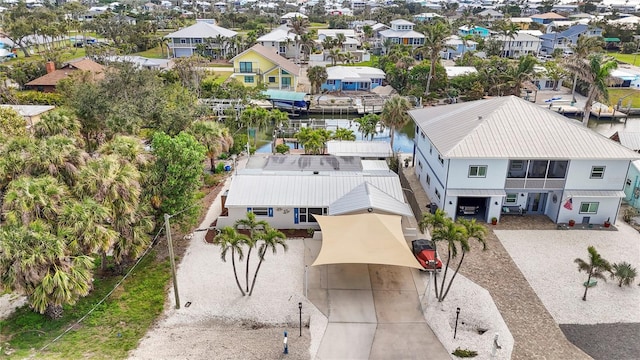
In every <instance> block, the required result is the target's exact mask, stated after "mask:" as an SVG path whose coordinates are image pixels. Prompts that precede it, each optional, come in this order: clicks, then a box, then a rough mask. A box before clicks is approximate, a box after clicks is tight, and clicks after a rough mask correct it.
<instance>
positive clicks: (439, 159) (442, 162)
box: [438, 154, 444, 165]
mask: <svg viewBox="0 0 640 360" xmlns="http://www.w3.org/2000/svg"><path fill="white" fill-rule="evenodd" d="M438 161H440V165H444V159H443V158H442V156H440V154H438Z"/></svg>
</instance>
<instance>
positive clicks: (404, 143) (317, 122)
mask: <svg viewBox="0 0 640 360" xmlns="http://www.w3.org/2000/svg"><path fill="white" fill-rule="evenodd" d="M357 118H358V117H357V116H354V117H345V118H343V119H323V118H318V117H309V118H300V119H293V120H292V123H293V124H298V125H297V126H298V127H299V126H309V127H313V128H321V127H324V128H326V129H328V130H332V131H335V130H336V129H338V128H345V129H350V130H353V133H354V134H355V135H356V140H363V139H362V134H361V133H360V132H359V131H358V124H357V123H356V122H355V121H353V120H355V119H357ZM574 119H575V120H576V122H579V121H581V120H582V118H574ZM299 124H303V125H299ZM588 126H589V128H590V129H592V130H594V131H595V132H597V133H599V134H601V135H603V136H606V137H610V136H611V135H613V134H614V133H615V132H616V131H627V132H640V117H636V118H629V119H628V120H627V121H626V122H625V121H624V120H622V119H621V120H618V119H615V120H612V121H609V120H597V119H596V118H595V117H592V118H591V119H590V120H589V125H588ZM273 133H274V128H273V127H271V128H268V129H266V130H265V131H264V132H262V133H261V134H259V139H258V145H259V148H258V150H257V151H256V152H258V153H271V141H272V139H273ZM413 136H414V128H413V121H410V122H409V123H407V125H405V126H404V127H403V128H402V129H398V130H396V134H395V139H394V143H393V147H394V148H395V149H394V150H395V151H396V152H402V153H412V152H413ZM390 139H391V138H390V136H389V129H382V132H379V133H376V135H375V136H374V138H373V140H374V141H386V142H389V141H390ZM288 145H289V146H290V147H293V144H288Z"/></svg>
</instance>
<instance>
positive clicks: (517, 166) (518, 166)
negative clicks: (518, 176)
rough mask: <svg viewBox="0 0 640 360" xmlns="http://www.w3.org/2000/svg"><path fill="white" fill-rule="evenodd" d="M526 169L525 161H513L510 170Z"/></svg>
mask: <svg viewBox="0 0 640 360" xmlns="http://www.w3.org/2000/svg"><path fill="white" fill-rule="evenodd" d="M523 168H524V160H511V164H510V165H509V170H522V169H523Z"/></svg>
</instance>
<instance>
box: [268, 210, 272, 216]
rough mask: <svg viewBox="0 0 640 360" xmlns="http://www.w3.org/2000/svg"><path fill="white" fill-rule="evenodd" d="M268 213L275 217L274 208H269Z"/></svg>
mask: <svg viewBox="0 0 640 360" xmlns="http://www.w3.org/2000/svg"><path fill="white" fill-rule="evenodd" d="M268 214H269V217H273V208H269V210H268Z"/></svg>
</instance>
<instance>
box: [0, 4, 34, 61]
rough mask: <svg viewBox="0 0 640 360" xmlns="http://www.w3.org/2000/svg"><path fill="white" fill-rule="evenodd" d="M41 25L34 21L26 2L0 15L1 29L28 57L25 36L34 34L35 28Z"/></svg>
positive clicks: (27, 45) (29, 54)
mask: <svg viewBox="0 0 640 360" xmlns="http://www.w3.org/2000/svg"><path fill="white" fill-rule="evenodd" d="M41 25H42V23H40V22H38V21H36V19H35V17H34V13H33V12H32V11H30V10H29V9H28V8H27V5H26V3H24V2H20V3H18V4H17V6H15V7H13V8H11V9H9V10H7V11H6V12H5V13H4V14H3V17H2V31H3V33H4V34H6V36H7V38H9V40H11V41H12V42H13V43H14V44H15V45H16V46H18V47H19V48H20V50H22V53H23V54H24V56H25V57H30V56H31V53H30V52H29V44H28V41H27V38H28V37H29V36H31V35H35V31H34V30H35V29H34V27H35V28H36V29H37V28H39V27H40V26H41Z"/></svg>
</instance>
